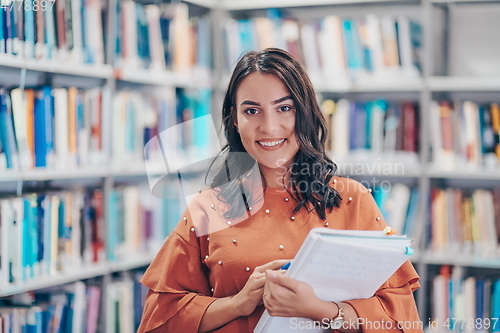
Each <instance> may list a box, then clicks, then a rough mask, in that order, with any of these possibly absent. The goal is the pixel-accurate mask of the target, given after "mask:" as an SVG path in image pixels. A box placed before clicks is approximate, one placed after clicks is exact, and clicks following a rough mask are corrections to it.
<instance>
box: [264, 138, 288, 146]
mask: <svg viewBox="0 0 500 333" xmlns="http://www.w3.org/2000/svg"><path fill="white" fill-rule="evenodd" d="M285 140H286V139H281V140H278V141H271V142H261V141H257V142H258V143H259V144H260V145H262V146H264V147H274V146H277V145H279V144H280V143H283V142H284V141H285Z"/></svg>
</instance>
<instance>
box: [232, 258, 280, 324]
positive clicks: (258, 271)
mask: <svg viewBox="0 0 500 333" xmlns="http://www.w3.org/2000/svg"><path fill="white" fill-rule="evenodd" d="M287 262H290V260H289V259H284V260H274V261H271V262H269V263H267V264H265V265H262V266H258V267H255V269H254V270H253V273H252V275H250V277H249V278H248V280H247V282H246V283H245V286H244V287H243V289H241V291H240V292H239V293H237V294H236V295H234V296H233V301H234V302H235V306H236V308H237V309H238V310H239V312H240V313H241V316H248V315H250V314H251V313H252V312H253V311H254V310H255V308H256V307H257V306H258V305H261V304H262V294H263V293H264V285H265V283H266V271H267V270H277V269H279V268H280V267H281V266H283V265H284V264H286V263H287Z"/></svg>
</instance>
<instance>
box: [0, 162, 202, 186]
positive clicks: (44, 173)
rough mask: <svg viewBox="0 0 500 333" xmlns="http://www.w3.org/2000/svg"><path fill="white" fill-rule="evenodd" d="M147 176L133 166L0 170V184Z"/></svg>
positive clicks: (142, 168)
mask: <svg viewBox="0 0 500 333" xmlns="http://www.w3.org/2000/svg"><path fill="white" fill-rule="evenodd" d="M192 171H193V172H195V173H196V172H205V170H192ZM150 175H167V171H166V170H165V168H161V167H157V168H154V169H153V170H150ZM135 176H147V172H146V167H145V166H144V165H135V166H132V167H128V168H118V167H110V168H107V167H101V168H93V169H74V170H49V169H44V168H37V169H33V170H29V171H4V170H0V183H2V182H3V183H5V182H17V181H46V180H59V179H84V178H105V177H135Z"/></svg>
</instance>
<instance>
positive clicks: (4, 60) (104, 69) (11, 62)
mask: <svg viewBox="0 0 500 333" xmlns="http://www.w3.org/2000/svg"><path fill="white" fill-rule="evenodd" d="M0 66H1V67H11V68H19V69H22V68H26V69H27V70H31V71H37V72H45V73H54V74H66V75H74V76H84V77H92V78H98V79H109V78H111V76H112V73H113V70H112V68H111V66H109V65H98V66H97V65H82V64H68V63H61V62H58V61H55V60H52V61H49V60H38V59H24V58H20V57H16V56H10V55H5V54H4V55H0Z"/></svg>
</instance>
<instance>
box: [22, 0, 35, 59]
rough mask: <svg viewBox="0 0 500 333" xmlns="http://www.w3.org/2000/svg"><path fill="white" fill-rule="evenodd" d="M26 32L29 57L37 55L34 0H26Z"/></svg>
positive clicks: (24, 7)
mask: <svg viewBox="0 0 500 333" xmlns="http://www.w3.org/2000/svg"><path fill="white" fill-rule="evenodd" d="M24 4H25V5H24V6H23V7H22V9H24V33H25V40H26V42H27V44H28V45H27V46H28V47H27V54H26V56H27V57H31V58H33V57H34V56H35V53H34V52H35V47H34V45H35V22H36V20H35V12H34V11H33V0H24Z"/></svg>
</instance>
